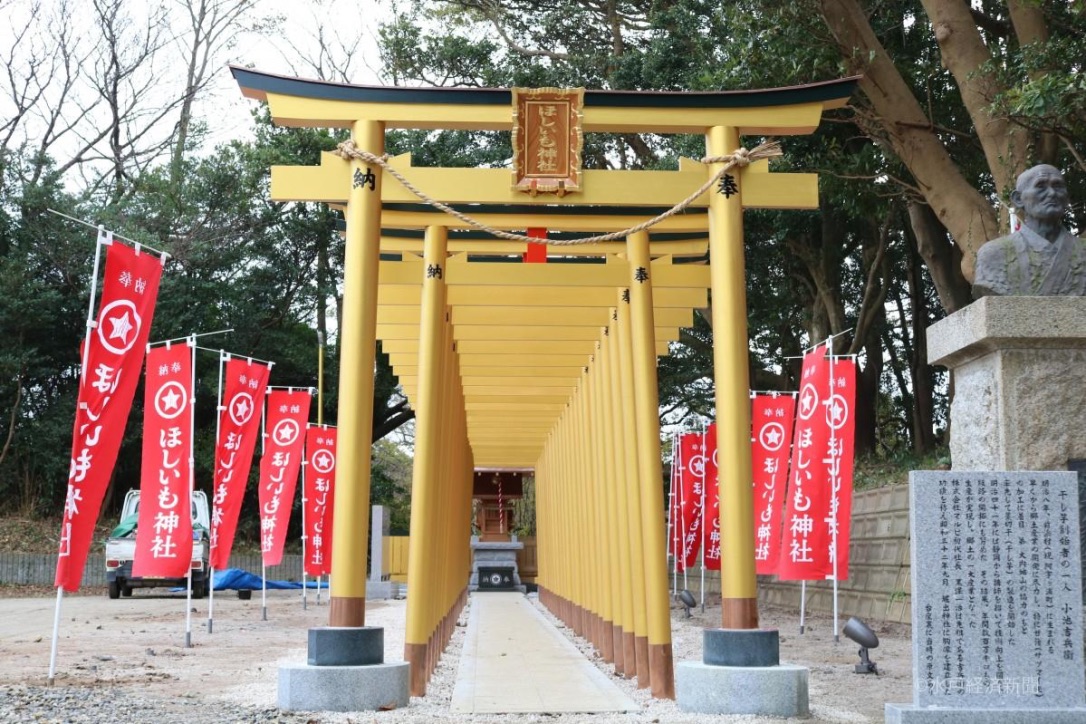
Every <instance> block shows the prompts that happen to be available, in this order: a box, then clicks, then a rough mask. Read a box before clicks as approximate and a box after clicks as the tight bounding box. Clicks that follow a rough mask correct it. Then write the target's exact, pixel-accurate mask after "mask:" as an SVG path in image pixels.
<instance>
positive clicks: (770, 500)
mask: <svg viewBox="0 0 1086 724" xmlns="http://www.w3.org/2000/svg"><path fill="white" fill-rule="evenodd" d="M795 407H796V403H795V400H794V399H793V398H792V396H791V395H787V394H786V395H755V397H754V399H753V401H752V402H751V415H750V419H751V468H752V469H753V473H754V475H753V480H754V491H753V497H754V563H755V567H756V573H758V574H759V575H770V574H773V573H776V572H777V562H778V558H779V555H780V541H781V516H782V513H783V503H784V489H785V483H786V481H787V478H788V451H789V442H790V441H791V439H792V423H793V420H794V418H795Z"/></svg>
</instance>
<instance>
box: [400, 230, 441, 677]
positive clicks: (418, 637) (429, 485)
mask: <svg viewBox="0 0 1086 724" xmlns="http://www.w3.org/2000/svg"><path fill="white" fill-rule="evenodd" d="M447 243H448V237H447V232H446V229H445V228H444V227H440V226H430V227H427V229H426V237H425V247H424V264H423V267H424V268H423V280H422V301H421V305H422V309H421V318H420V324H419V327H420V329H419V365H418V394H417V398H418V408H417V409H416V419H415V425H416V434H415V463H414V467H413V469H412V475H411V539H410V542H409V543H408V552H407V590H408V596H407V622H406V628H405V632H404V659H405V660H406V661H407V662H408V663H409V664H410V665H411V695H412V696H425V694H426V681H427V676H428V674H429V671H428V667H429V663H428V662H429V646H428V644H429V643H430V635H431V634H432V633H433V629H432V626H431V624H432V618H431V615H430V614H431V611H429V610H428V609H429V607H431V606H433V604H434V596H433V595H432V593H431V589H432V587H433V585H434V575H435V572H436V568H435V564H436V561H435V560H434V557H433V556H432V555H429V554H430V552H431V551H432V545H430V544H432V542H433V541H432V538H433V536H434V534H435V531H434V530H433V528H432V527H431V522H432V521H433V520H434V519H435V517H436V513H437V511H438V510H439V508H438V507H437V506H438V505H439V504H440V501H439V500H438V499H437V496H438V495H439V491H438V490H437V489H436V488H437V486H438V482H439V477H440V475H441V449H440V447H441V436H442V420H441V417H440V411H441V408H442V405H441V402H442V397H443V396H444V395H445V394H446V391H445V389H444V385H443V384H442V383H443V382H445V381H446V379H447V376H446V375H447V367H446V360H445V356H446V355H445V344H444V339H445V291H446V290H445V280H444V269H445V256H446V254H445V250H446V246H447Z"/></svg>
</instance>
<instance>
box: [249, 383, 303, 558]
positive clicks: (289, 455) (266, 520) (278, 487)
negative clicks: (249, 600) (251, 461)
mask: <svg viewBox="0 0 1086 724" xmlns="http://www.w3.org/2000/svg"><path fill="white" fill-rule="evenodd" d="M309 400H310V394H309V391H308V390H273V391H272V392H271V393H270V394H268V415H267V418H266V421H265V428H266V433H265V434H266V438H265V441H264V456H263V457H262V458H261V459H260V487H259V488H258V490H257V493H258V496H259V501H260V552H261V554H262V555H263V557H264V565H265V566H277V565H279V563H280V562H281V561H282V560H283V544H284V543H286V540H287V524H288V523H289V522H290V509H291V507H292V506H293V504H294V489H295V487H296V486H297V485H298V471H299V470H301V467H302V447H303V446H304V445H305V428H306V421H307V420H308V419H309Z"/></svg>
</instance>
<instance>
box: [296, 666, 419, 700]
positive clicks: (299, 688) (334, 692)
mask: <svg viewBox="0 0 1086 724" xmlns="http://www.w3.org/2000/svg"><path fill="white" fill-rule="evenodd" d="M408 668H409V667H408V664H407V662H406V661H401V662H398V663H394V664H373V665H371V666H310V665H308V664H283V665H282V666H280V667H279V708H280V709H282V710H283V711H379V710H380V711H384V710H387V709H398V708H401V707H405V706H407V703H408V701H409V700H410V697H409V696H408V693H407V685H408Z"/></svg>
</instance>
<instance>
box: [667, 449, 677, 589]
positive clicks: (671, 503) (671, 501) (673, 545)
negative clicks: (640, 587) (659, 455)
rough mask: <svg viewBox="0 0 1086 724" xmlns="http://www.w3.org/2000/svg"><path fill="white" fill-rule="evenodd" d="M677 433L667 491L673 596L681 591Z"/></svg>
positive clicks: (668, 537) (668, 547)
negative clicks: (677, 534) (676, 500)
mask: <svg viewBox="0 0 1086 724" xmlns="http://www.w3.org/2000/svg"><path fill="white" fill-rule="evenodd" d="M675 439H676V437H675V435H672V436H671V487H670V488H669V489H668V491H667V537H666V538H665V540H666V541H667V550H668V554H669V555H670V557H671V565H672V568H671V596H672V598H674V597H675V596H676V595H678V593H679V546H678V545H677V541H676V540H675V538H674V537H673V536H674V533H675V531H677V530H678V528H676V527H675V521H674V519H675V499H676V497H677V496H676V495H675V469H676V467H675V466H676V465H677V464H678V459H679V457H678V456H679V451H678V450H677V449H676V448H675Z"/></svg>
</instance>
